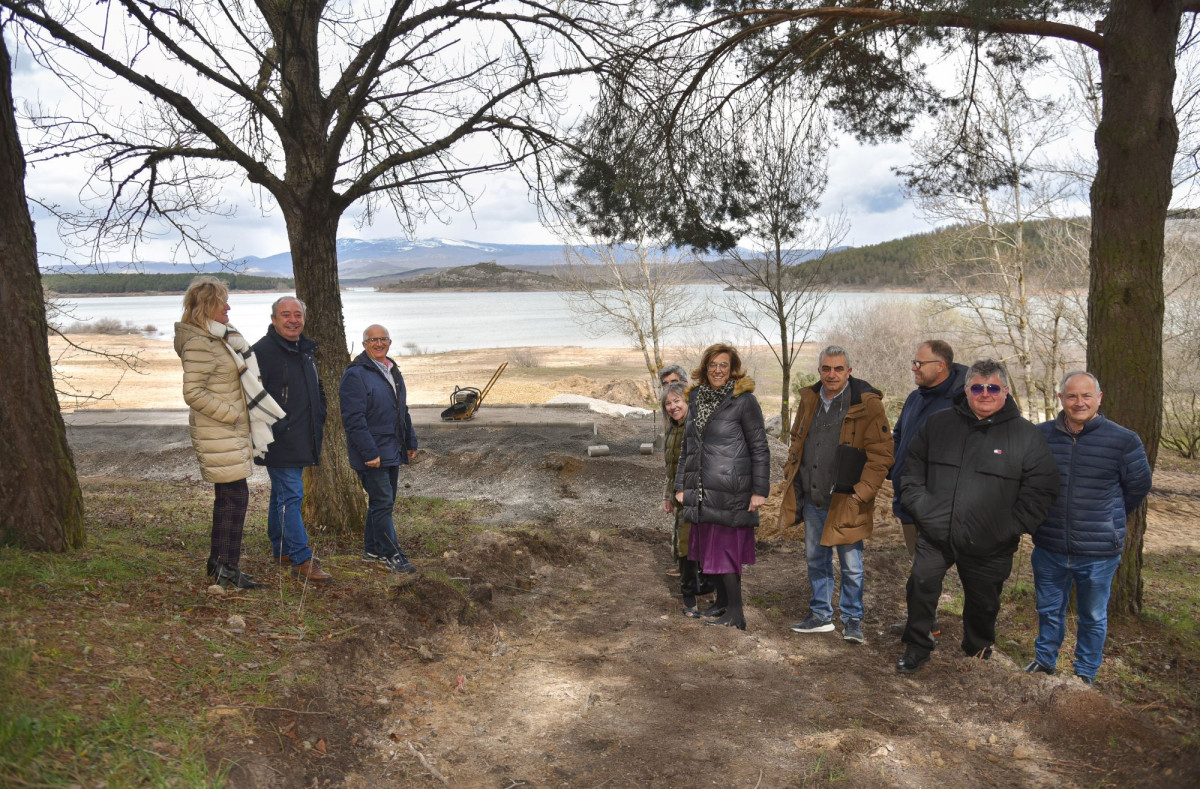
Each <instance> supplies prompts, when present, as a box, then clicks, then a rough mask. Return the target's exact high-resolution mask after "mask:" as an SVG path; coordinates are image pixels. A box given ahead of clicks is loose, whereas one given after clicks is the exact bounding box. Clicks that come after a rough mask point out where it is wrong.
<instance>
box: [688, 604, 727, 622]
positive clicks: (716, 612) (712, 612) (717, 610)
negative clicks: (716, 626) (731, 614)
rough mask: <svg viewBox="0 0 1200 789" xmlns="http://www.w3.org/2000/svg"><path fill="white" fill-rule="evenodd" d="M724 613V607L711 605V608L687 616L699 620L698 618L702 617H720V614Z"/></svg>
mask: <svg viewBox="0 0 1200 789" xmlns="http://www.w3.org/2000/svg"><path fill="white" fill-rule="evenodd" d="M724 613H725V606H723V605H712V606H709V607H708V608H705V609H704V610H703V611H697V612H696V613H694V614H688V616H690V617H694V618H696V619H699V618H700V617H703V616H707V617H716V616H721V614H724Z"/></svg>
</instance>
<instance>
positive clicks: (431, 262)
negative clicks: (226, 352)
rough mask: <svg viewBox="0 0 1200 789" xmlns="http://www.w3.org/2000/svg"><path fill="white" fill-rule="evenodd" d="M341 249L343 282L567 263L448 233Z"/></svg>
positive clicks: (267, 266) (266, 265)
mask: <svg viewBox="0 0 1200 789" xmlns="http://www.w3.org/2000/svg"><path fill="white" fill-rule="evenodd" d="M337 252H338V274H339V278H340V279H341V281H342V282H343V283H349V282H359V281H362V280H369V279H377V278H381V277H387V278H392V277H396V276H398V275H402V274H405V273H407V272H410V271H412V270H414V269H442V268H455V267H459V266H470V265H473V264H475V263H483V262H485V261H495V262H496V263H499V264H501V265H505V266H521V267H531V266H532V267H542V266H555V265H558V264H560V263H562V262H563V247H562V246H561V245H559V244H480V243H476V242H473V241H458V240H453V239H445V238H423V239H416V240H409V239H405V238H383V239H373V240H365V239H357V238H340V239H338V242H337ZM233 265H234V267H235V268H237V269H240V270H241V271H242V272H243V273H246V274H255V275H259V276H273V277H281V276H282V277H292V276H293V272H292V255H291V253H290V252H280V253H278V254H275V255H271V256H269V257H255V256H253V255H251V256H247V257H241V258H235V259H234V260H233ZM54 270H56V271H63V267H61V266H56V267H55V268H54ZM225 270H227V269H225V268H223V267H222V266H221V264H219V263H216V262H208V263H204V264H200V265H195V266H189V265H187V264H179V265H175V264H173V263H170V262H165V261H155V260H144V261H141V262H140V263H136V264H135V263H113V264H110V265H109V266H107V267H106V271H109V272H114V273H124V272H138V273H145V274H159V273H162V274H169V273H180V272H181V271H183V272H188V273H190V272H196V273H210V274H212V273H219V272H221V271H225ZM64 273H71V272H65V271H64Z"/></svg>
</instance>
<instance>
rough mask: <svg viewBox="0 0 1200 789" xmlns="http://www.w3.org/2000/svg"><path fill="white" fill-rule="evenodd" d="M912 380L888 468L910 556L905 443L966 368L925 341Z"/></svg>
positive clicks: (898, 630)
mask: <svg viewBox="0 0 1200 789" xmlns="http://www.w3.org/2000/svg"><path fill="white" fill-rule="evenodd" d="M911 366H912V373H913V381H914V383H916V385H917V388H916V389H914V390H913V391H912V392H910V393H909V395H908V399H907V400H905V401H904V407H903V408H902V409H901V411H900V416H899V417H898V418H897V419H896V425H895V427H894V428H893V429H892V440H893V442H895V453H894V454H895V457H896V459H895V461H894V462H893V463H892V467H891V469H890V470H889V471H888V479H890V480H891V481H892V514H894V515H895V516H896V517H897V518H899V519H900V529H901V530H902V531H903V532H904V547H905V548H907V549H908V557H909V558H910V559H911V558H912V556H913V552H914V551H916V548H917V525H916V524H915V523H913V519H912V516H911V515H909V514H908V513H907V512H906V511H905V510H904V508H903V507H901V506H900V471H901V470H902V469H903V468H904V461H905V460H907V459H908V445H909V444H910V443H912V440H913V436H915V435H916V434H917V431H918V430H920V429H921V425H923V424H925V420H926V419H928V418H929V417H930V416H932V415H933V414H936V413H937V412H938V411H944V410H946V409H947V408H949V407H950V406H951V404H952V403H953V401H954V396H955V395H956V394H958V393H960V392H961V391H962V388H963V381H964V380H965V377H966V374H967V367H966V365H963V364H955V362H954V349H953V348H951V347H950V344H949V343H947V342H945V341H944V340H926V341H925V342H923V343H921V345H920V346H919V347H918V348H917V351H916V353H914V354H913V359H912V365H911ZM891 631H892V633H893V635H897V636H898V635H902V634H903V633H904V623H903V622H899V623H896V624H893V625H892V626H891ZM940 633H941V628H939V627H938V625H937V622H934V625H933V633H932V634H933V635H935V636H937V635H940Z"/></svg>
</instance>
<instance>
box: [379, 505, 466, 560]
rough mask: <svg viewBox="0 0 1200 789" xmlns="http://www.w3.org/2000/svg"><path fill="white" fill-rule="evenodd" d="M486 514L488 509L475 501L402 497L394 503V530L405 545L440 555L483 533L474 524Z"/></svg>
mask: <svg viewBox="0 0 1200 789" xmlns="http://www.w3.org/2000/svg"><path fill="white" fill-rule="evenodd" d="M486 514H488V507H487V506H486V505H484V504H482V503H481V502H478V501H470V500H450V499H434V498H428V497H425V496H411V497H408V496H405V497H401V498H399V499H397V501H396V510H395V519H396V530H397V531H398V532H401V533H402V535H403V536H402V537H401V540H402V541H403V542H404V543H405V544H406V545H414V544H419V545H420V546H421V550H422V551H424V552H425V553H428V554H431V555H433V556H441V555H442V554H443V553H445V552H446V551H449V550H457V549H458V548H461V547H462V545H463V544H464V543H465V542H466V541H467V540H468V539H470V537H471V535H473V534H475V533H476V532H479V531H482V530H483V527H481V526H479V525H478V524H477V523H475V521H476V520H477V519H478V518H480V517H482V516H483V515H486Z"/></svg>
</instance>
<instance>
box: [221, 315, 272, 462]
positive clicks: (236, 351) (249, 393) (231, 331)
mask: <svg viewBox="0 0 1200 789" xmlns="http://www.w3.org/2000/svg"><path fill="white" fill-rule="evenodd" d="M208 330H209V332H211V333H212V335H213V336H214V337H216V338H217V339H219V340H221V341H222V342H223V343H225V347H226V348H228V349H229V353H231V354H232V355H233V360H234V361H235V362H236V363H237V368H238V378H239V380H240V381H241V383H242V392H243V393H244V394H245V395H246V411H247V412H248V413H249V414H250V442H251V443H252V444H253V445H254V456H255V457H259V458H260V457H264V456H265V455H266V454H267V447H268V446H269V445H270V443H271V442H272V441H274V440H275V434H274V433H273V432H271V425H273V424H275V423H276V422H278V421H279V420H280V419H283V418H284V417H285V416H287V414H285V413H284V411H283V409H282V408H280V407H279V403H276V402H275V400H274V399H272V397H271V395H269V394H267V390H265V389H263V385H262V375H261V374H260V373H259V372H258V360H257V359H255V358H254V349H253V348H251V347H250V344H249V343H248V342H246V338H245V337H243V336H242V335H241V333H240V332H239V331H238V330H237V329H235V328H234V327H233V325H232V324H229V323H219V322H218V321H209V325H208Z"/></svg>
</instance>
